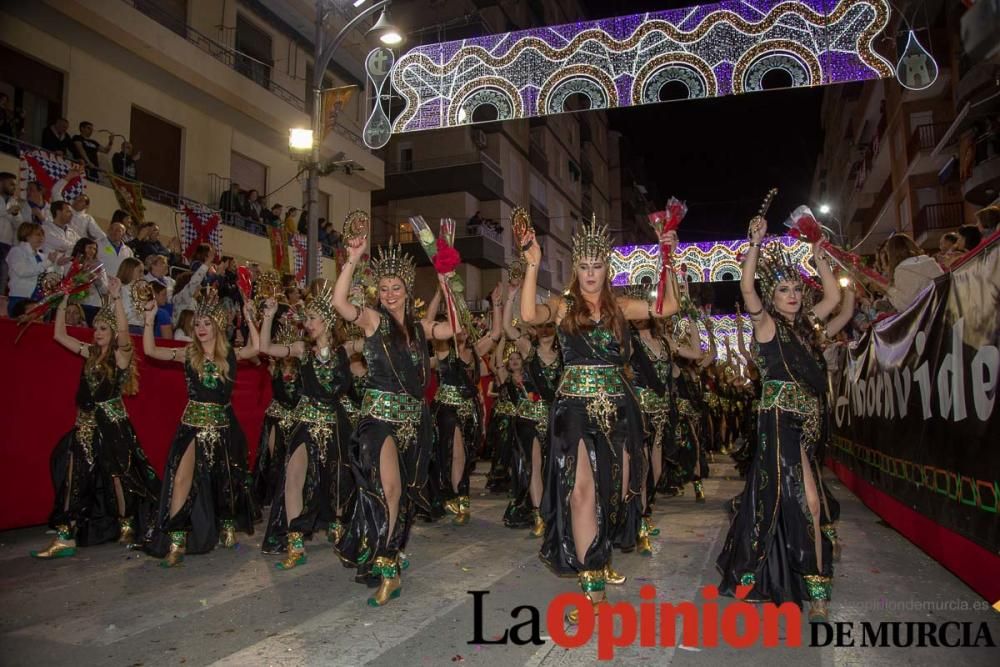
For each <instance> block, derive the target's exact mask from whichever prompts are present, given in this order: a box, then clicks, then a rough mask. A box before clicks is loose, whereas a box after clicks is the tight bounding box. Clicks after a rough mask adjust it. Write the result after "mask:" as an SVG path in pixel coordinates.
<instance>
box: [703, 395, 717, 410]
mask: <svg viewBox="0 0 1000 667" xmlns="http://www.w3.org/2000/svg"><path fill="white" fill-rule="evenodd" d="M705 405H707V406H708V407H710V408H713V409H714V408H717V407H719V397H718V396H717V395H715V394H713V393H712V392H706V394H705Z"/></svg>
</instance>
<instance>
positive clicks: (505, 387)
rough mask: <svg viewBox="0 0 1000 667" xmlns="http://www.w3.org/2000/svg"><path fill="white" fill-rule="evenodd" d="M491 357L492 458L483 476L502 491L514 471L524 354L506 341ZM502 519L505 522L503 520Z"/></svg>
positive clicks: (490, 486)
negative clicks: (492, 372)
mask: <svg viewBox="0 0 1000 667" xmlns="http://www.w3.org/2000/svg"><path fill="white" fill-rule="evenodd" d="M493 357H494V361H493V368H494V369H495V371H496V372H495V373H494V375H493V379H492V380H491V381H490V386H489V388H488V389H487V391H488V392H489V394H490V396H492V397H493V398H494V402H493V414H492V415H491V416H490V425H489V428H488V429H487V431H486V439H487V440H488V441H489V442H490V443H492V445H493V460H492V462H491V464H490V472H489V474H488V475H487V476H486V488H487V489H488V490H489V491H493V492H501V491H507V490H508V488H509V486H510V483H511V476H512V474H513V473H512V468H513V465H514V438H515V429H516V420H517V402H518V399H519V397H520V395H521V384H522V383H523V382H524V357H522V356H521V353H520V352H518V351H517V348H516V347H514V344H513V343H511V342H509V341H507V342H505V343H504V344H503V345H501V346H497V349H496V350H494V355H493ZM504 523H505V525H507V524H506V521H505V522H504Z"/></svg>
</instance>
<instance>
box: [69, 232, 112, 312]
mask: <svg viewBox="0 0 1000 667" xmlns="http://www.w3.org/2000/svg"><path fill="white" fill-rule="evenodd" d="M73 261H76V262H79V263H80V265H81V266H83V267H84V268H85V269H93V268H94V267H96V266H97V265H98V263H99V262H98V261H97V243H96V242H94V241H91V240H90V239H80V240H79V241H77V242H76V245H75V246H73ZM67 269H68V267H67ZM107 291H108V278H107V273H106V272H105V271H104V270H103V269H102V270H101V271H100V272H99V273H98V274H97V280H96V281H94V284H93V285H91V286H90V289H89V290H88V291H87V296H86V297H85V298H84V300H83V313H84V315H85V316H86V320H87V326H91V324H92V323H93V321H94V315H96V314H97V311H99V310H100V309H101V306H102V305H104V300H103V299H102V297H101V295H102V294H104V293H106V292H107ZM67 319H68V317H67ZM70 326H76V325H70Z"/></svg>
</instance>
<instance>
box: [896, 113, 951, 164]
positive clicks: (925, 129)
mask: <svg viewBox="0 0 1000 667" xmlns="http://www.w3.org/2000/svg"><path fill="white" fill-rule="evenodd" d="M949 127H951V122H948V123H929V124H927V125H920V126H918V127H916V128H914V130H913V135H912V136H910V141H909V143H908V144H907V147H906V154H907V155H908V156H909V158H910V169H909V173H910V174H927V173H936V172H937V171H938V170H940V169H941V167H943V166H944V164H945V162H947V161H948V157H949V156H947V155H940V154H937V155H936V154H935V151H934V148H935V147H936V146H937V145H938V144H939V143H941V140H942V139H943V138H944V135H945V133H947V132H948V128H949Z"/></svg>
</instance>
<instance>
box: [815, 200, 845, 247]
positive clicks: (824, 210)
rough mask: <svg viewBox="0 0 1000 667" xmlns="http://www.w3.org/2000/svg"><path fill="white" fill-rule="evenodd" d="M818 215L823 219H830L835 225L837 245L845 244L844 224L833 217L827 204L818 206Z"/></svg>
mask: <svg viewBox="0 0 1000 667" xmlns="http://www.w3.org/2000/svg"><path fill="white" fill-rule="evenodd" d="M819 214H820V215H822V216H823V217H826V218H830V219H832V220H833V221H834V222H836V223H837V243H839V244H841V245H843V244H845V243H846V242H847V239H846V238H845V237H844V223H842V222H841V221H840V218H838V217H837V216H835V215H833V209H832V208H831V207H830V205H829V204H827V203H826V202H823V203H822V204H820V205H819Z"/></svg>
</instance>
